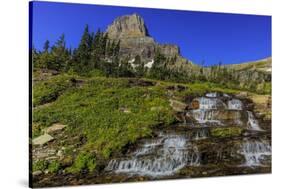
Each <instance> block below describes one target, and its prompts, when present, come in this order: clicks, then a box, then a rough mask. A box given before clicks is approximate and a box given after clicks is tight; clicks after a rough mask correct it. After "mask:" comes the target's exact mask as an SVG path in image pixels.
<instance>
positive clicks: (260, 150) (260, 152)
mask: <svg viewBox="0 0 281 189" xmlns="http://www.w3.org/2000/svg"><path fill="white" fill-rule="evenodd" d="M240 153H241V154H242V155H244V157H245V161H246V162H245V166H250V167H252V166H261V165H262V163H261V161H262V160H263V159H264V157H265V156H271V146H270V144H269V143H268V142H265V141H262V142H260V141H247V142H245V143H243V144H242V146H241V150H240Z"/></svg>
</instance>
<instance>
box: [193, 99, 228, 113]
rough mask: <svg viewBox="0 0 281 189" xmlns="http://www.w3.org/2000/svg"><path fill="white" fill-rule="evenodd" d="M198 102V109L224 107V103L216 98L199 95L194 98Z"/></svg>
mask: <svg viewBox="0 0 281 189" xmlns="http://www.w3.org/2000/svg"><path fill="white" fill-rule="evenodd" d="M194 100H196V101H198V102H199V109H203V110H206V109H219V108H225V104H224V103H223V102H222V101H221V100H220V99H218V98H206V97H200V98H196V99H194Z"/></svg>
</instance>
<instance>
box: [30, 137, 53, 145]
mask: <svg viewBox="0 0 281 189" xmlns="http://www.w3.org/2000/svg"><path fill="white" fill-rule="evenodd" d="M52 140H54V138H53V137H52V136H51V135H48V134H44V135H41V136H39V137H37V138H35V139H33V140H32V143H33V144H34V145H44V144H46V143H48V142H50V141H52Z"/></svg>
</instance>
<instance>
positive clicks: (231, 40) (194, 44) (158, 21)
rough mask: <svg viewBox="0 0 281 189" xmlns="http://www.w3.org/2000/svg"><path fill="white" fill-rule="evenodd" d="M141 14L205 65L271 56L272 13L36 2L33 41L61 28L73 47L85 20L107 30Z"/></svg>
mask: <svg viewBox="0 0 281 189" xmlns="http://www.w3.org/2000/svg"><path fill="white" fill-rule="evenodd" d="M132 13H137V14H139V15H140V16H142V17H143V19H144V21H145V24H146V26H147V28H148V31H149V34H150V35H151V36H152V37H153V38H154V39H155V40H156V41H157V42H159V43H171V44H177V45H178V46H179V47H180V49H181V53H182V55H183V56H184V57H186V58H187V59H189V60H191V61H193V62H195V63H198V64H200V63H201V62H202V61H205V65H212V64H217V63H218V62H220V61H221V62H222V63H223V64H230V63H240V62H246V61H251V60H257V59H262V58H265V57H268V56H271V17H269V16H255V15H241V14H222V13H209V12H194V11H177V10H161V9H147V8H131V7H113V6H97V5H85V4H69V3H51V2H34V3H33V44H34V46H35V47H36V48H37V49H42V46H43V44H44V42H45V41H46V40H47V39H48V40H49V41H50V42H51V44H53V43H54V42H55V41H56V40H57V39H58V37H59V36H60V35H61V34H62V33H64V34H65V37H66V41H67V46H68V47H72V48H75V47H77V45H78V43H79V40H80V38H81V35H82V32H83V30H84V27H85V25H86V24H89V27H90V29H91V30H92V31H96V30H97V29H98V28H100V29H101V30H103V31H104V30H105V29H106V27H107V26H108V25H109V24H111V23H112V22H113V20H114V19H115V18H116V17H118V16H121V15H125V14H132Z"/></svg>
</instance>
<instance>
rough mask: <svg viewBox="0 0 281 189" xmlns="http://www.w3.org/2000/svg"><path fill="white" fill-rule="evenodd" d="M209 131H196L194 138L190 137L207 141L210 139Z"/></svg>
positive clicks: (192, 137)
mask: <svg viewBox="0 0 281 189" xmlns="http://www.w3.org/2000/svg"><path fill="white" fill-rule="evenodd" d="M209 135H210V134H209V130H206V129H199V130H196V131H195V132H192V136H191V137H190V138H191V139H194V140H201V139H206V138H207V137H209Z"/></svg>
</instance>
